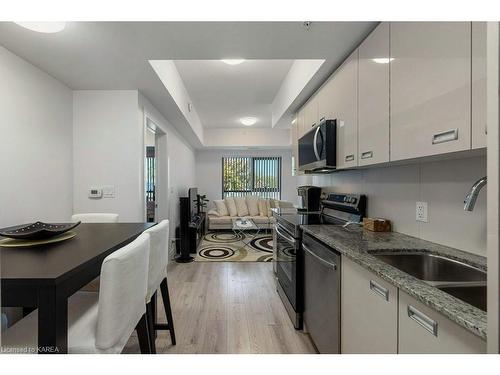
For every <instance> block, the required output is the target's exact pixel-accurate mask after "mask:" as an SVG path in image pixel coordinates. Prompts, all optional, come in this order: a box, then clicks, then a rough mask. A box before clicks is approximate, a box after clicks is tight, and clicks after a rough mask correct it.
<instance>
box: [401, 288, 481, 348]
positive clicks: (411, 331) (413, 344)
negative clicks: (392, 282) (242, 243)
mask: <svg viewBox="0 0 500 375" xmlns="http://www.w3.org/2000/svg"><path fill="white" fill-rule="evenodd" d="M398 341H399V344H398V349H399V353H401V354H414V353H416V354H439V353H440V354H459V353H470V354H474V353H476V354H479V353H486V341H483V340H481V339H480V338H479V337H478V336H476V335H474V334H472V333H470V332H468V331H467V330H465V329H464V328H462V327H460V326H459V325H458V324H455V323H454V322H452V321H451V320H449V319H448V318H446V317H445V316H443V315H441V314H439V313H438V312H436V311H434V310H432V309H430V308H429V307H427V306H426V305H424V304H423V303H421V302H419V301H417V300H416V299H415V298H413V297H411V296H409V295H408V294H407V293H404V292H402V291H399V340H398Z"/></svg>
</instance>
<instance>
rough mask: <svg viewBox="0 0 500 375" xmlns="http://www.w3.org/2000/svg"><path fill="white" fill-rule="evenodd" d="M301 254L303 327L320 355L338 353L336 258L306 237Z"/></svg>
mask: <svg viewBox="0 0 500 375" xmlns="http://www.w3.org/2000/svg"><path fill="white" fill-rule="evenodd" d="M302 249H303V250H304V284H305V285H304V302H305V303H304V325H305V327H306V330H307V331H308V332H309V335H310V336H311V338H312V340H313V342H314V345H316V348H317V349H318V351H319V352H320V353H330V354H335V353H340V267H341V262H340V254H339V253H337V252H336V251H335V250H333V249H332V248H330V247H328V246H326V245H324V244H322V243H321V242H319V241H317V240H315V239H314V238H313V237H311V236H309V235H307V234H306V235H305V236H304V237H303V239H302Z"/></svg>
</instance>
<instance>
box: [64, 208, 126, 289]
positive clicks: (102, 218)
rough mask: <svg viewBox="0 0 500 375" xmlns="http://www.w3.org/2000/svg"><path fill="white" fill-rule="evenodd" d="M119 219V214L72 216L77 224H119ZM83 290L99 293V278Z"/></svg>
mask: <svg viewBox="0 0 500 375" xmlns="http://www.w3.org/2000/svg"><path fill="white" fill-rule="evenodd" d="M118 219H119V215H118V214H112V213H85V214H74V215H73V216H71V221H72V222H73V223H77V222H79V221H81V222H82V223H117V222H118ZM81 290H83V291H86V292H99V278H98V277H97V278H95V279H94V280H92V281H91V282H90V283H88V284H87V285H85V286H84V287H83V288H82V289H81Z"/></svg>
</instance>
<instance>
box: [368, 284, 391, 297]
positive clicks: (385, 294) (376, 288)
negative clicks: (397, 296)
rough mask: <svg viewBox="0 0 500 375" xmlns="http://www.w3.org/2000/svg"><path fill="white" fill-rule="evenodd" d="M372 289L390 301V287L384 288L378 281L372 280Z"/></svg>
mask: <svg viewBox="0 0 500 375" xmlns="http://www.w3.org/2000/svg"><path fill="white" fill-rule="evenodd" d="M370 289H371V290H372V291H373V292H374V293H375V294H378V295H379V296H380V297H382V298H383V299H385V300H386V301H389V289H387V288H384V287H383V286H382V285H380V284H379V283H377V282H376V281H373V280H370Z"/></svg>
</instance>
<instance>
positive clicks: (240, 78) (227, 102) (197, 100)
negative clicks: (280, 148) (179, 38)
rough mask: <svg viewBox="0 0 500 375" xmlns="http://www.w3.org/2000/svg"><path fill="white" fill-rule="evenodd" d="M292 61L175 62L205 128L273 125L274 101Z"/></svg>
mask: <svg viewBox="0 0 500 375" xmlns="http://www.w3.org/2000/svg"><path fill="white" fill-rule="evenodd" d="M292 63H293V60H247V61H245V62H243V63H241V64H239V65H227V64H225V63H223V62H222V61H220V60H178V61H175V65H176V67H177V70H178V71H179V74H180V75H181V78H182V81H183V82H184V85H185V86H186V88H187V91H188V92H189V95H190V97H191V99H192V101H193V104H194V106H195V108H196V111H197V113H198V116H199V117H200V120H201V122H202V124H203V126H204V127H205V128H234V127H245V126H244V125H242V124H241V123H240V122H239V119H240V118H242V117H255V118H257V123H256V124H255V125H253V127H269V128H270V127H271V104H272V102H273V99H274V97H275V96H276V93H277V92H278V90H279V88H280V86H281V83H282V82H283V79H284V78H285V76H286V74H287V73H288V71H289V70H290V66H291V65H292Z"/></svg>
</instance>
